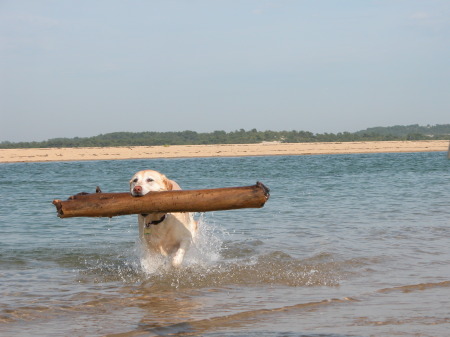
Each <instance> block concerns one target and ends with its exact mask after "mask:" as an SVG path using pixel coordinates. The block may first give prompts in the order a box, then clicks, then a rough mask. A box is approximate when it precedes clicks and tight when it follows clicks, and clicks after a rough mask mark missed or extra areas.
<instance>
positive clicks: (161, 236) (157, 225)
mask: <svg viewBox="0 0 450 337" xmlns="http://www.w3.org/2000/svg"><path fill="white" fill-rule="evenodd" d="M171 190H181V188H180V186H179V185H178V184H177V183H176V182H175V181H173V180H170V179H168V178H167V177H166V176H165V175H164V174H161V173H159V172H157V171H153V170H144V171H139V172H137V173H136V174H135V175H134V176H133V178H131V180H130V193H131V195H132V196H134V197H140V196H143V195H145V194H147V193H149V192H157V191H171ZM138 221H139V236H140V239H141V242H142V243H143V245H144V246H145V247H146V249H147V251H148V252H149V253H161V254H162V255H164V256H170V257H171V258H172V265H173V266H174V267H179V266H180V265H181V263H182V262H183V258H184V255H185V253H186V251H187V250H188V249H189V246H190V245H191V242H192V240H193V238H194V237H195V234H196V232H197V222H196V221H195V220H194V217H193V215H192V213H152V214H139V215H138Z"/></svg>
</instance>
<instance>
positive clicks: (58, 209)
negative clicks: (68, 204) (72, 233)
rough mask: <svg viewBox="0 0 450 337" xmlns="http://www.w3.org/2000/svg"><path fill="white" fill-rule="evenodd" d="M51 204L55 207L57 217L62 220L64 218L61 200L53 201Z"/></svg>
mask: <svg viewBox="0 0 450 337" xmlns="http://www.w3.org/2000/svg"><path fill="white" fill-rule="evenodd" d="M52 204H53V205H55V207H56V213H57V214H58V216H59V217H60V218H62V217H63V216H64V212H63V210H62V203H61V200H59V199H55V200H53V202H52Z"/></svg>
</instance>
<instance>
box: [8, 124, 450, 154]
mask: <svg viewBox="0 0 450 337" xmlns="http://www.w3.org/2000/svg"><path fill="white" fill-rule="evenodd" d="M430 139H450V124H443V125H434V126H430V125H428V126H419V125H417V124H415V125H408V126H392V127H376V128H369V129H366V130H362V131H358V132H353V133H351V132H339V133H336V134H334V133H322V134H320V133H312V132H308V131H295V130H293V131H258V130H256V129H252V130H247V131H246V130H244V129H240V130H236V131H231V132H225V131H214V132H209V133H199V132H195V131H179V132H152V131H148V132H113V133H107V134H101V135H98V136H94V137H75V138H53V139H49V140H46V141H42V142H9V141H4V142H1V143H0V148H3V149H8V148H10V149H12V148H50V147H106V146H155V145H166V146H169V145H204V144H253V143H261V142H281V143H308V142H353V141H388V140H430Z"/></svg>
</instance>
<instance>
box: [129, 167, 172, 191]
mask: <svg viewBox="0 0 450 337" xmlns="http://www.w3.org/2000/svg"><path fill="white" fill-rule="evenodd" d="M172 189H173V184H172V181H171V180H169V179H168V178H167V177H166V176H165V175H164V174H161V173H159V172H157V171H153V170H144V171H139V172H137V173H136V174H135V175H134V176H133V178H131V180H130V193H131V195H132V196H133V197H139V196H143V195H146V194H147V193H148V192H158V191H171V190H172Z"/></svg>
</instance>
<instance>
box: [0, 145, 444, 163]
mask: <svg viewBox="0 0 450 337" xmlns="http://www.w3.org/2000/svg"><path fill="white" fill-rule="evenodd" d="M448 147H449V141H448V140H429V141H383V142H339V143H260V144H224V145H172V146H131V147H89V148H38V149H0V163H13V162H46V161H78V160H120V159H149V158H189V157H238V156H278V155H317V154H344V153H389V152H434V151H447V150H448Z"/></svg>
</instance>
